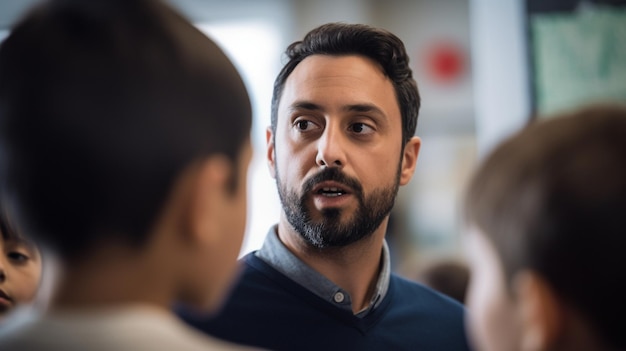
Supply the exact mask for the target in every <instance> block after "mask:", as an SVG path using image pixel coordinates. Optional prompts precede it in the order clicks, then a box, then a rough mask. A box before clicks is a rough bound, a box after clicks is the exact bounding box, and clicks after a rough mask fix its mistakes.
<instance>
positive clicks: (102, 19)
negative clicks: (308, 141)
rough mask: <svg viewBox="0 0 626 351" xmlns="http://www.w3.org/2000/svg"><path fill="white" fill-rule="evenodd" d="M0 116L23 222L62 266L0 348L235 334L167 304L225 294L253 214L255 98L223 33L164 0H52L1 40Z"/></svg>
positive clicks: (126, 346) (130, 345)
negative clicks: (48, 297)
mask: <svg viewBox="0 0 626 351" xmlns="http://www.w3.org/2000/svg"><path fill="white" fill-rule="evenodd" d="M0 124H1V125H0V131H1V133H2V134H1V136H0V142H1V143H2V147H3V148H4V149H5V150H6V153H7V157H6V160H4V159H3V161H4V162H3V164H2V165H0V166H1V167H2V169H4V170H6V173H7V175H6V190H7V191H9V192H10V195H11V198H12V199H14V201H15V207H16V209H17V210H18V211H19V214H20V219H22V221H21V222H20V223H21V224H23V228H24V230H25V231H27V232H28V233H34V234H36V235H33V236H34V239H35V240H37V242H38V243H41V245H43V246H45V247H46V248H49V249H51V250H52V251H53V252H54V253H55V254H57V255H58V258H59V260H60V264H61V269H62V275H61V279H60V281H59V283H58V289H57V291H56V292H55V294H54V296H53V297H52V301H51V303H50V310H49V311H48V312H47V313H46V314H45V315H44V317H43V318H42V319H41V320H38V321H36V322H34V323H32V324H28V325H26V326H24V327H23V328H22V329H20V330H18V331H16V332H15V333H12V334H11V335H8V336H6V337H5V338H4V339H3V340H1V341H0V349H2V350H29V351H35V350H208V349H234V348H235V346H234V345H230V344H227V343H223V342H220V341H218V340H216V339H214V338H211V337H209V336H205V335H203V334H200V333H198V332H195V331H193V330H191V329H190V328H188V327H186V326H185V325H184V324H183V323H182V322H180V321H179V320H178V319H177V318H176V316H174V315H173V314H172V313H171V312H170V308H171V305H172V304H173V303H174V301H181V302H184V303H189V304H192V305H195V306H200V307H204V308H206V309H208V310H209V311H213V310H215V309H216V308H218V307H219V305H220V304H221V302H222V299H223V298H224V295H225V294H226V292H227V291H228V288H229V286H230V284H231V281H232V280H233V278H234V276H235V271H236V258H237V255H238V253H239V250H240V246H241V242H242V239H243V234H244V229H245V223H246V180H247V177H246V174H247V169H248V163H249V161H250V157H251V152H252V151H251V147H250V140H249V138H250V135H249V134H250V126H251V107H250V101H249V97H248V94H247V92H246V88H245V86H244V84H243V82H242V80H241V77H240V76H239V74H238V72H237V71H236V69H235V68H234V66H233V64H232V63H231V62H230V61H229V60H228V58H227V57H226V55H225V54H224V53H223V52H222V51H221V50H220V49H219V48H218V47H217V45H216V44H215V43H214V42H212V41H211V40H210V39H208V38H207V37H206V36H205V35H203V34H202V33H201V32H199V31H198V30H197V29H196V28H195V27H193V25H191V24H190V23H189V22H188V21H187V20H185V19H184V18H182V17H181V16H179V15H178V14H177V13H175V12H174V11H172V10H171V9H170V8H169V7H168V6H166V5H164V4H163V3H161V2H159V1H152V0H132V1H130V0H106V1H105V0H90V1H82V0H81V1H77V0H55V1H49V2H44V3H42V4H41V5H39V6H38V7H37V8H35V9H34V10H33V11H31V12H30V13H29V14H28V15H27V16H26V18H24V19H23V20H22V21H21V22H19V23H18V25H17V26H16V27H15V28H14V29H13V30H12V32H11V34H10V35H9V37H8V38H7V39H6V40H5V41H4V42H3V43H2V46H1V47H0Z"/></svg>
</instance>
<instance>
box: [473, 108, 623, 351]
mask: <svg viewBox="0 0 626 351" xmlns="http://www.w3.org/2000/svg"><path fill="white" fill-rule="evenodd" d="M465 216H466V221H467V223H468V227H469V234H468V235H467V239H468V244H469V254H470V263H471V268H472V277H471V283H470V288H469V294H468V309H469V321H468V322H469V323H468V327H469V329H470V330H471V331H472V332H473V333H472V335H473V341H474V343H475V345H476V346H477V349H478V350H487V351H489V350H496V351H501V350H552V351H558V350H596V351H597V350H624V349H626V333H624V323H623V321H622V319H623V316H624V315H626V303H625V302H624V296H623V289H622V287H623V285H624V282H625V281H626V271H625V270H624V266H625V265H626V259H625V257H626V256H625V255H624V248H625V247H626V235H625V234H626V107H624V106H621V107H620V106H608V105H607V106H593V107H588V108H585V109H581V110H578V111H574V112H571V113H567V114H564V115H562V116H557V117H555V118H552V119H549V120H547V121H542V122H539V123H534V124H531V125H530V126H529V127H527V128H525V129H524V130H522V131H521V132H519V133H518V134H516V135H514V136H513V137H511V138H510V139H508V140H507V141H506V142H504V143H503V144H502V145H500V146H499V147H498V148H497V149H496V150H495V151H494V152H492V153H491V154H490V155H489V156H488V157H487V158H486V160H485V161H484V162H483V163H482V165H481V166H480V168H479V169H478V171H477V172H476V174H475V175H474V178H473V180H472V181H471V183H470V186H469V191H468V194H467V198H466V204H465Z"/></svg>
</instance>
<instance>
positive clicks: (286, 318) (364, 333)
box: [179, 254, 468, 351]
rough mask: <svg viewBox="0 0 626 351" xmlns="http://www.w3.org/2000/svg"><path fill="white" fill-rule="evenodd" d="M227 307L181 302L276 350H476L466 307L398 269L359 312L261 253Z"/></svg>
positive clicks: (203, 322)
mask: <svg viewBox="0 0 626 351" xmlns="http://www.w3.org/2000/svg"><path fill="white" fill-rule="evenodd" d="M243 261H244V265H245V267H244V272H243V275H242V277H241V279H240V281H239V282H238V284H237V285H236V286H235V288H234V290H233V293H232V295H231V296H230V298H229V300H228V301H227V302H226V304H225V306H224V307H223V309H222V310H221V312H220V313H219V314H218V315H217V316H214V317H213V318H209V317H206V316H200V315H196V314H194V313H192V312H191V311H185V310H181V311H179V314H180V316H181V317H182V318H183V319H184V320H185V321H186V322H188V323H189V324H191V325H192V326H194V327H196V328H198V329H200V330H202V331H204V332H206V333H208V334H211V335H213V336H216V337H218V338H222V339H225V340H229V341H232V342H236V343H240V344H246V345H253V346H259V347H263V348H267V349H270V350H444V351H453V350H468V346H467V340H466V337H465V332H464V328H463V307H462V306H461V305H460V304H458V303H456V302H454V301H453V300H451V299H449V298H447V297H445V296H443V295H441V294H439V293H436V292H434V291H432V290H430V289H428V288H426V287H424V286H422V285H419V284H416V283H414V282H410V281H408V280H405V279H402V278H400V277H398V276H396V275H392V276H391V281H390V284H389V290H388V291H387V294H386V296H385V298H384V300H383V301H382V303H381V304H380V306H378V308H377V309H375V310H374V311H372V312H371V313H369V314H368V315H367V316H365V317H362V318H359V317H356V316H354V315H353V314H352V313H351V312H349V311H346V310H342V309H339V308H337V307H336V306H335V305H333V304H331V303H329V302H327V301H324V300H323V299H321V298H320V297H318V296H317V295H315V294H313V293H311V292H310V291H308V290H306V289H305V288H303V287H302V286H301V285H299V284H297V283H295V282H294V281H292V280H291V279H289V278H287V277H286V276H285V275H283V274H282V273H280V272H278V271H276V270H275V269H274V268H272V267H271V266H269V265H268V264H266V263H265V262H264V261H262V260H261V259H259V258H258V257H256V256H255V255H254V254H249V255H247V256H246V257H245V258H244V259H243Z"/></svg>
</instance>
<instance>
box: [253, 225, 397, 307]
mask: <svg viewBox="0 0 626 351" xmlns="http://www.w3.org/2000/svg"><path fill="white" fill-rule="evenodd" d="M277 227H278V226H276V225H275V226H272V228H270V230H269V232H268V233H267V236H266V237H265V242H264V243H263V247H261V249H260V250H259V251H257V252H256V253H255V255H256V256H257V257H259V258H260V259H262V260H263V261H265V263H267V264H269V265H270V266H272V267H273V268H274V269H276V270H278V271H279V272H281V273H283V274H284V275H286V276H287V277H288V278H289V279H291V280H293V281H295V282H296V283H298V284H300V285H302V286H303V287H305V288H306V289H307V290H309V291H311V292H312V293H314V294H315V295H317V296H319V297H321V298H322V299H324V300H326V301H328V302H329V303H332V304H334V305H336V306H337V307H339V308H342V309H345V310H347V311H350V312H352V300H351V299H350V295H349V294H348V292H347V291H345V290H344V289H342V288H340V287H339V286H337V285H335V283H333V282H331V281H330V280H329V279H328V278H326V277H325V276H323V275H322V274H320V273H319V272H317V271H316V270H314V269H313V268H311V267H309V266H308V265H307V264H305V263H304V262H302V261H301V260H300V259H299V258H298V257H296V256H295V255H294V254H293V253H292V252H291V251H289V249H287V247H286V246H285V245H284V244H283V243H282V242H281V241H280V239H279V238H278V233H277V231H276V228H277ZM381 261H382V267H381V269H380V273H379V274H378V282H377V283H376V291H375V292H374V295H373V296H372V299H371V301H370V304H369V306H368V307H366V308H365V309H363V310H362V311H359V312H358V313H357V314H355V316H357V317H364V316H366V315H367V314H368V313H369V312H371V311H373V310H374V309H376V307H378V305H380V303H381V301H382V300H383V299H384V298H385V295H386V294H387V289H388V288H389V279H390V277H391V262H390V258H389V247H388V246H387V242H386V241H383V252H382V259H381Z"/></svg>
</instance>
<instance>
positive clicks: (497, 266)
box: [466, 229, 520, 351]
mask: <svg viewBox="0 0 626 351" xmlns="http://www.w3.org/2000/svg"><path fill="white" fill-rule="evenodd" d="M466 238H467V248H468V257H469V265H470V269H471V275H470V276H471V278H470V284H469V287H468V295H467V308H468V314H467V323H466V328H467V329H468V332H469V335H470V339H471V341H472V342H473V344H474V346H475V348H476V349H477V350H481V351H491V350H493V351H499V350H517V349H518V346H519V330H520V325H519V319H518V317H519V316H518V312H517V310H518V309H517V308H516V304H515V301H514V299H513V297H512V295H511V292H510V289H508V288H507V284H506V278H505V275H504V269H503V267H502V263H501V262H500V258H499V256H498V255H497V254H496V251H495V248H494V247H493V245H492V244H491V242H490V241H489V240H488V239H487V238H486V237H485V235H484V234H483V233H482V232H480V231H478V230H477V229H472V230H471V231H470V232H469V233H468V235H467V236H466Z"/></svg>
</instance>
